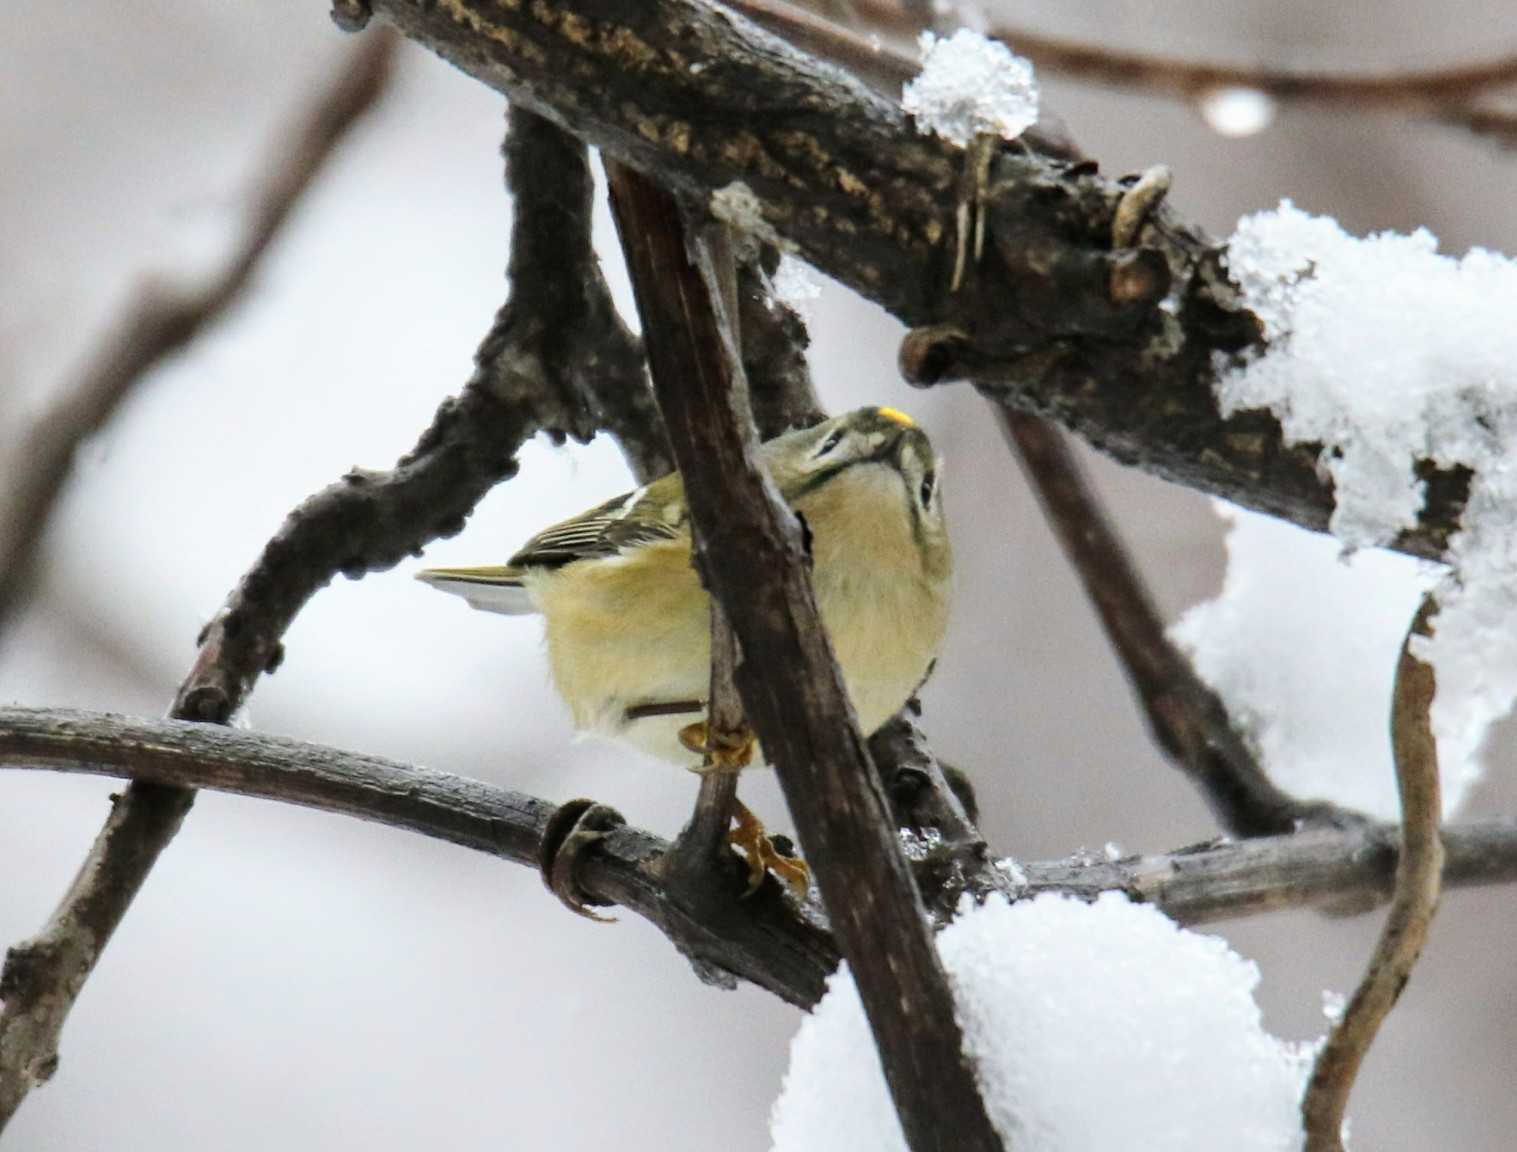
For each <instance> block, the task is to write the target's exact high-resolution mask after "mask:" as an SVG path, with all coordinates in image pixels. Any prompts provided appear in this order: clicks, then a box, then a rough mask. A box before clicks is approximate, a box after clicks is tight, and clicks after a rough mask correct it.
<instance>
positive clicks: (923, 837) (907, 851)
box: [896, 828, 943, 860]
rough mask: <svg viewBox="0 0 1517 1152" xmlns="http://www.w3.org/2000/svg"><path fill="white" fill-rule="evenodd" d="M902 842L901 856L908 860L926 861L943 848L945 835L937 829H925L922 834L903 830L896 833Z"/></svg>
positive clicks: (906, 829) (908, 829) (907, 829)
mask: <svg viewBox="0 0 1517 1152" xmlns="http://www.w3.org/2000/svg"><path fill="white" fill-rule="evenodd" d="M896 835H897V836H899V837H900V841H901V854H902V855H903V856H905V857H906V859H908V860H925V859H927V857H929V856H930V855H932V853H933V852H935V851H937V850H938V849H939V848H941V847H942V846H943V834H942V833H941V832H939V831H938V830H937V829H936V828H924V829H923V830H922V831H921V832H920V833H917V832H914V831H912V830H911V829H910V828H902V829H901V830H900V831H899V832H897V833H896Z"/></svg>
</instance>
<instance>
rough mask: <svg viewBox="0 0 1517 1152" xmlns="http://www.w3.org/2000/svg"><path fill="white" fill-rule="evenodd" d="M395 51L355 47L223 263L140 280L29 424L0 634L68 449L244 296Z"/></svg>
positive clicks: (10, 511) (5, 558) (27, 570)
mask: <svg viewBox="0 0 1517 1152" xmlns="http://www.w3.org/2000/svg"><path fill="white" fill-rule="evenodd" d="M394 52H395V40H394V38H393V37H392V36H389V35H375V36H370V37H368V38H367V39H366V40H365V41H364V42H363V43H361V44H359V45H358V46H357V47H356V48H355V49H354V50H353V53H352V56H351V58H350V59H349V60H348V61H347V62H346V63H345V64H344V65H343V66H342V69H341V71H340V73H339V75H338V78H337V81H336V83H335V84H334V85H333V86H332V88H331V90H330V91H329V92H328V93H327V94H326V95H325V96H324V97H323V98H322V99H321V100H320V101H319V102H317V103H316V104H315V105H314V106H312V107H311V108H310V109H308V110H307V111H306V112H305V114H304V116H303V118H302V122H301V124H300V125H299V126H298V128H297V129H296V130H295V131H294V132H292V133H290V134H289V135H288V136H287V137H285V138H282V139H281V140H280V141H279V146H278V148H277V149H276V150H275V151H273V152H271V153H270V162H269V163H268V164H267V165H266V166H265V167H264V168H262V169H261V170H260V171H259V174H258V179H257V180H256V181H255V183H254V184H253V186H252V187H250V188H249V189H248V190H247V192H246V195H245V200H246V202H247V205H248V209H247V220H246V223H245V225H244V234H243V238H242V242H241V244H240V246H239V247H238V249H237V251H236V253H235V254H234V255H233V256H232V258H231V260H230V261H229V262H228V263H227V265H226V266H225V267H224V268H222V269H220V270H219V271H218V272H217V273H216V274H215V275H214V277H213V278H212V279H211V280H210V281H209V282H208V283H205V284H203V285H199V286H189V285H186V284H182V283H174V282H173V281H172V280H166V279H163V278H161V277H154V278H144V280H143V281H142V283H141V284H140V285H139V287H138V289H137V292H136V294H135V296H134V297H133V299H132V301H131V304H130V305H129V307H128V308H127V310H126V312H125V314H124V315H122V316H121V317H120V318H119V319H118V320H117V321H116V323H115V324H114V325H113V326H112V328H111V330H110V332H109V333H108V334H107V335H106V337H105V339H104V340H102V341H101V343H100V345H99V346H98V347H97V348H96V349H95V351H94V353H93V354H92V355H91V356H90V359H89V362H88V364H87V366H86V367H85V369H84V371H83V373H82V374H81V376H80V377H79V379H78V380H76V381H74V382H73V383H71V384H69V385H67V386H66V387H65V388H64V390H63V393H62V396H61V397H60V399H59V400H58V401H57V402H56V403H54V404H53V405H52V406H51V407H50V408H48V409H47V410H46V411H45V412H43V414H42V415H41V416H40V417H39V418H38V420H37V421H36V423H35V424H33V426H32V427H31V428H30V429H28V430H27V431H26V433H25V434H24V436H23V438H22V441H21V444H22V452H21V458H20V460H19V462H18V466H17V467H16V469H15V474H14V475H13V476H12V477H10V479H9V483H8V484H7V486H6V487H5V489H3V490H0V496H3V497H4V499H3V501H0V632H3V631H4V629H5V627H6V625H7V623H8V622H9V620H10V618H11V617H12V616H13V615H14V614H15V612H16V610H17V609H18V608H19V607H20V605H21V602H22V600H23V598H24V594H25V591H26V585H27V583H28V581H29V579H30V575H31V571H32V567H33V563H34V559H35V556H36V552H37V547H38V545H39V544H40V543H41V541H42V534H43V530H44V529H45V528H46V527H47V522H48V519H49V517H50V516H51V514H52V511H53V507H54V505H55V504H56V503H57V502H58V497H59V496H60V495H61V494H62V492H63V486H64V483H65V482H66V481H67V480H68V477H69V475H70V473H71V472H72V471H73V463H74V450H75V449H76V448H77V447H78V446H79V444H80V443H81V442H82V441H84V440H85V438H87V437H88V436H90V435H91V434H92V433H94V432H96V431H98V430H99V429H100V428H102V427H104V425H105V423H106V422H107V421H108V420H109V419H110V418H111V416H112V415H114V414H115V412H116V409H117V408H118V407H119V406H120V404H121V402H122V400H124V399H125V398H126V396H127V394H128V393H129V392H130V391H131V389H132V387H133V386H134V385H135V384H136V383H137V382H138V381H139V380H141V379H142V377H143V376H145V375H146V374H147V373H148V372H149V371H150V370H151V369H152V368H154V367H155V366H156V365H158V364H160V363H162V362H163V361H164V360H165V359H166V358H168V357H169V356H170V355H172V354H173V353H175V352H177V351H178V350H179V349H181V348H183V347H185V346H186V345H187V344H189V343H190V341H192V340H194V339H195V337H196V336H198V335H199V334H200V333H201V332H202V331H204V330H205V329H206V328H207V327H209V326H210V325H212V324H214V323H215V322H216V321H217V320H219V319H220V318H221V317H222V316H224V315H225V314H226V313H227V312H228V311H229V310H230V309H231V308H232V307H233V306H234V305H235V304H237V303H238V301H240V300H241V299H242V297H243V294H244V292H245V291H246V289H247V287H248V285H249V284H250V283H251V281H252V278H253V273H254V271H255V270H256V269H257V267H258V264H259V262H260V261H261V260H262V259H263V255H264V253H265V252H267V251H268V250H269V247H270V246H271V245H272V244H273V242H274V239H275V237H277V236H278V235H279V233H280V230H281V229H282V228H283V227H284V224H285V221H286V220H288V219H289V216H290V213H291V211H292V210H293V209H294V207H295V205H296V203H297V202H298V201H299V200H300V198H301V196H302V195H303V194H304V193H305V191H306V189H307V188H309V187H310V186H311V183H312V181H313V180H314V179H315V178H316V175H317V173H319V172H320V171H321V169H322V167H323V166H324V165H325V163H326V161H327V160H328V159H329V158H330V157H331V155H332V154H333V153H334V152H335V151H336V150H337V146H338V145H339V144H340V143H342V141H343V140H345V139H346V138H347V135H348V131H349V129H351V128H352V127H353V125H354V124H356V123H357V122H358V121H359V120H360V119H361V118H362V117H363V115H364V113H365V112H367V111H368V110H369V109H370V108H371V107H373V105H374V103H375V102H376V101H377V100H378V99H379V96H380V94H381V93H382V92H383V91H384V89H385V85H386V82H387V81H388V78H389V75H390V63H391V59H392V58H393V56H394Z"/></svg>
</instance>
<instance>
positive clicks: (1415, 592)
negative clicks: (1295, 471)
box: [1170, 501, 1479, 821]
mask: <svg viewBox="0 0 1517 1152" xmlns="http://www.w3.org/2000/svg"><path fill="white" fill-rule="evenodd" d="M1217 512H1218V514H1219V515H1220V516H1221V517H1222V519H1223V520H1224V521H1226V522H1227V523H1228V525H1229V527H1228V532H1227V578H1226V580H1225V582H1224V583H1223V585H1222V594H1221V595H1220V596H1218V597H1217V598H1216V599H1215V600H1210V601H1207V602H1206V603H1204V604H1199V605H1197V606H1196V607H1194V608H1192V609H1191V610H1190V611H1189V612H1187V613H1186V614H1185V615H1184V616H1182V617H1181V618H1180V620H1179V621H1178V622H1177V623H1176V624H1175V625H1174V627H1173V628H1171V629H1170V636H1171V637H1172V638H1173V639H1174V640H1175V642H1176V643H1178V644H1179V645H1180V646H1181V647H1182V648H1184V649H1186V650H1187V651H1188V652H1189V653H1190V654H1191V658H1192V659H1193V660H1194V662H1195V666H1196V672H1197V673H1198V674H1199V675H1200V677H1201V678H1202V679H1203V680H1205V681H1206V682H1207V683H1208V684H1210V685H1211V686H1212V688H1214V689H1215V690H1216V691H1217V692H1218V693H1219V694H1220V695H1221V696H1222V698H1223V699H1224V700H1226V701H1227V705H1228V711H1229V712H1230V714H1231V716H1232V719H1233V721H1234V723H1236V724H1237V725H1238V726H1239V728H1240V729H1241V730H1242V732H1243V733H1244V734H1245V735H1246V736H1247V737H1248V739H1249V741H1250V742H1251V743H1252V744H1253V746H1254V748H1255V750H1256V751H1257V753H1258V756H1259V759H1260V761H1261V762H1262V763H1263V765H1264V768H1265V771H1267V772H1268V773H1269V776H1270V779H1272V780H1273V781H1274V782H1275V783H1276V784H1278V785H1279V786H1280V787H1281V788H1283V789H1285V790H1286V791H1287V792H1289V793H1291V794H1292V795H1294V796H1299V797H1301V798H1302V799H1311V800H1327V801H1330V802H1331V803H1333V804H1338V805H1340V806H1342V807H1344V808H1351V809H1353V810H1354V811H1356V812H1363V813H1364V814H1365V815H1367V816H1373V817H1374V818H1375V819H1377V820H1387V821H1395V820H1398V819H1399V818H1400V816H1401V800H1400V797H1399V796H1398V794H1397V792H1396V770H1395V762H1394V761H1393V759H1392V757H1391V729H1390V724H1389V722H1388V717H1389V715H1390V699H1391V689H1392V686H1393V685H1394V683H1395V679H1396V660H1397V656H1398V654H1399V653H1400V651H1401V641H1402V638H1403V637H1405V635H1406V626H1407V623H1408V622H1409V621H1410V620H1411V618H1412V615H1413V614H1414V613H1415V612H1416V611H1417V606H1418V605H1419V604H1421V603H1422V597H1423V594H1424V593H1426V592H1428V591H1430V590H1431V589H1432V588H1433V586H1434V585H1435V584H1437V583H1438V579H1439V575H1440V573H1441V572H1442V571H1443V570H1442V568H1441V567H1440V566H1439V565H1436V564H1430V563H1428V562H1427V561H1423V560H1418V559H1417V558H1416V557H1414V556H1403V555H1401V554H1400V553H1397V552H1380V551H1364V552H1358V553H1355V554H1354V555H1353V556H1349V557H1345V556H1343V554H1342V553H1343V546H1342V545H1341V544H1339V543H1338V541H1336V540H1334V539H1333V538H1332V537H1331V536H1323V535H1321V534H1320V533H1317V532H1310V531H1308V530H1307V529H1305V528H1298V527H1296V525H1294V524H1290V523H1288V522H1286V521H1284V520H1276V519H1275V518H1274V517H1273V516H1264V515H1261V514H1259V513H1257V512H1247V511H1245V510H1244V509H1242V508H1238V507H1235V506H1233V505H1231V504H1224V503H1222V502H1220V501H1219V502H1218V503H1217ZM1440 751H1441V753H1442V754H1441V755H1440V756H1439V769H1440V772H1441V774H1442V776H1443V805H1444V810H1445V813H1447V812H1452V811H1453V810H1454V808H1455V807H1457V806H1458V804H1459V802H1460V800H1461V799H1462V798H1463V796H1464V793H1465V790H1466V786H1467V785H1468V784H1469V783H1471V782H1473V781H1474V780H1475V779H1476V778H1477V777H1478V775H1479V770H1478V766H1477V764H1476V763H1475V762H1473V761H1472V760H1471V759H1469V758H1464V759H1459V758H1456V755H1455V754H1454V752H1453V751H1452V750H1451V749H1442V750H1440Z"/></svg>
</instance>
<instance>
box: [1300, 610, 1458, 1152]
mask: <svg viewBox="0 0 1517 1152" xmlns="http://www.w3.org/2000/svg"><path fill="white" fill-rule="evenodd" d="M1437 614H1438V602H1437V600H1436V599H1434V597H1433V596H1432V595H1431V594H1429V595H1428V596H1427V597H1426V598H1424V600H1423V602H1422V607H1421V608H1420V609H1419V610H1418V612H1417V616H1416V618H1415V619H1414V620H1413V621H1412V625H1411V628H1410V629H1409V630H1408V631H1407V636H1406V642H1405V643H1404V644H1403V645H1402V646H1401V656H1400V660H1399V661H1398V663H1397V665H1396V686H1395V690H1394V699H1393V702H1392V706H1391V744H1392V747H1393V748H1394V750H1395V760H1396V785H1397V788H1398V789H1399V791H1400V793H1401V856H1400V859H1399V861H1398V863H1397V866H1396V892H1395V895H1394V897H1392V899H1391V907H1390V911H1389V912H1388V913H1387V914H1386V918H1385V925H1384V927H1383V928H1382V929H1381V932H1380V939H1379V941H1378V942H1377V943H1376V945H1375V952H1374V955H1373V956H1371V957H1370V962H1369V966H1368V968H1367V969H1366V970H1365V973H1364V979H1363V980H1362V981H1360V983H1359V987H1358V988H1357V989H1356V990H1355V991H1354V995H1353V998H1352V999H1351V1000H1350V1001H1349V1002H1348V1006H1347V1008H1346V1009H1345V1010H1344V1013H1343V1016H1342V1018H1341V1019H1340V1020H1339V1021H1338V1023H1337V1025H1336V1026H1335V1027H1334V1028H1333V1031H1332V1034H1331V1035H1330V1036H1329V1037H1328V1038H1327V1043H1326V1044H1325V1045H1324V1046H1323V1048H1322V1051H1321V1053H1320V1054H1319V1055H1318V1056H1317V1063H1316V1066H1315V1067H1314V1068H1313V1069H1312V1078H1311V1082H1310V1083H1309V1084H1308V1085H1307V1089H1306V1095H1305V1097H1304V1098H1303V1099H1302V1102H1301V1115H1302V1121H1303V1123H1304V1126H1305V1128H1306V1149H1307V1152H1342V1148H1343V1120H1344V1116H1345V1114H1346V1112H1347V1109H1348V1098H1349V1093H1350V1092H1352V1091H1353V1087H1354V1080H1355V1078H1356V1077H1357V1076H1358V1074H1359V1065H1360V1063H1361V1062H1362V1061H1363V1060H1364V1056H1365V1053H1367V1052H1368V1051H1369V1046H1370V1045H1371V1044H1372V1043H1373V1042H1374V1040H1375V1035H1376V1033H1377V1032H1379V1030H1380V1025H1381V1023H1382V1022H1383V1021H1384V1020H1385V1017H1386V1016H1387V1015H1388V1014H1389V1013H1390V1011H1391V1009H1392V1008H1394V1007H1395V1006H1396V1001H1397V1000H1398V999H1400V997H1401V993H1402V991H1403V990H1404V989H1405V988H1406V982H1407V980H1408V979H1409V978H1410V977H1411V974H1412V968H1413V966H1415V965H1416V963H1417V957H1418V956H1420V955H1421V954H1422V946H1423V944H1424V943H1425V942H1426V941H1427V935H1428V929H1429V928H1430V927H1431V925H1432V922H1433V914H1434V913H1435V912H1436V911H1437V910H1438V894H1439V890H1440V887H1441V880H1442V877H1443V869H1444V848H1443V843H1442V841H1441V839H1440V837H1439V823H1440V821H1441V818H1442V800H1441V799H1440V796H1439V787H1438V743H1437V740H1436V739H1435V738H1434V736H1433V724H1432V716H1431V709H1432V705H1433V697H1434V695H1435V694H1436V692H1437V682H1436V678H1435V676H1434V674H1433V669H1432V666H1431V665H1429V664H1424V663H1423V662H1422V660H1421V659H1419V658H1418V656H1417V655H1416V653H1415V648H1416V642H1417V638H1418V637H1426V636H1428V635H1429V624H1430V622H1431V620H1432V619H1433V618H1434V617H1435V616H1436V615H1437Z"/></svg>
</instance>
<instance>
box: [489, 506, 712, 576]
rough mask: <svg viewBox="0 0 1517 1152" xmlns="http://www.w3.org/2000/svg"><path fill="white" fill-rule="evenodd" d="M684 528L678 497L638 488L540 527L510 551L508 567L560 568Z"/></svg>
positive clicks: (673, 537)
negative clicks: (557, 522) (517, 547)
mask: <svg viewBox="0 0 1517 1152" xmlns="http://www.w3.org/2000/svg"><path fill="white" fill-rule="evenodd" d="M659 495H663V494H659ZM671 511H672V512H673V513H674V517H673V519H670V518H669V513H670V512H671ZM687 530H688V528H687V525H686V520H685V512H684V502H683V501H681V500H678V499H676V500H673V501H669V500H668V499H667V496H666V497H665V499H663V500H660V499H658V498H657V496H656V495H655V492H654V491H653V490H651V489H647V488H640V489H638V490H637V491H636V492H628V493H626V494H625V495H622V496H618V497H616V498H615V499H612V500H607V501H606V502H605V503H604V504H601V505H599V506H598V507H595V508H591V509H590V510H589V511H588V512H583V513H581V514H580V515H578V516H575V517H574V518H573V519H571V520H565V521H564V522H563V523H561V524H555V525H553V526H552V527H551V528H545V529H543V530H542V531H541V532H539V533H538V534H537V535H536V536H534V537H532V539H530V540H528V541H527V542H526V543H525V544H524V545H522V547H521V550H520V551H519V552H517V553H516V555H515V556H513V557H511V567H513V568H561V567H563V566H564V565H565V564H573V563H574V562H575V561H576V560H590V559H594V558H597V557H600V558H604V557H608V556H617V555H620V554H621V553H623V552H625V551H626V550H627V549H629V548H636V547H637V546H638V545H641V544H652V543H655V542H657V541H659V540H677V539H678V538H679V537H680V535H681V534H682V533H684V532H685V531H687Z"/></svg>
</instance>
